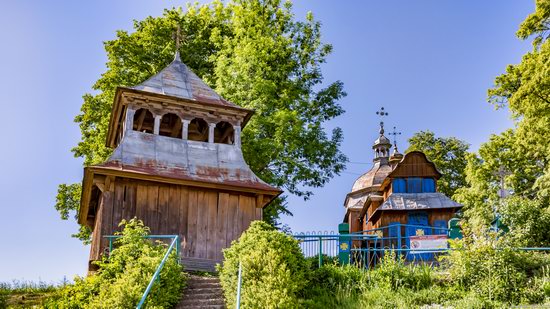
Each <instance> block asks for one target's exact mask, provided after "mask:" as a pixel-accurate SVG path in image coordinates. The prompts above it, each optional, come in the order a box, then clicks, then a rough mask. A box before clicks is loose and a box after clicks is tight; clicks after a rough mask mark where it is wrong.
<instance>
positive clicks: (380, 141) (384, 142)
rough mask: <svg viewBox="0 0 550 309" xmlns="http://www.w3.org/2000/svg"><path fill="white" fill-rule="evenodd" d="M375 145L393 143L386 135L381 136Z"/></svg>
mask: <svg viewBox="0 0 550 309" xmlns="http://www.w3.org/2000/svg"><path fill="white" fill-rule="evenodd" d="M374 145H375V146H376V145H391V142H390V140H389V139H388V138H387V137H385V136H384V135H380V137H378V138H377V139H376V141H374Z"/></svg>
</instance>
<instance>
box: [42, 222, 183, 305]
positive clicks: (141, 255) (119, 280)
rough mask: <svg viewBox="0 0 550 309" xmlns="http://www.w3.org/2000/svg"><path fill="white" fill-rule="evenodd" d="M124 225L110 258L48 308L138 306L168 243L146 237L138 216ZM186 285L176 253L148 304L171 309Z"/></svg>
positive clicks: (147, 231) (123, 223)
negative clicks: (94, 272)
mask: <svg viewBox="0 0 550 309" xmlns="http://www.w3.org/2000/svg"><path fill="white" fill-rule="evenodd" d="M121 226H124V228H123V230H122V232H121V233H120V235H121V238H119V239H117V240H116V242H115V249H114V250H113V251H112V252H111V254H110V256H109V258H104V259H103V260H102V261H100V262H98V263H97V264H98V266H99V270H98V272H97V273H96V274H94V275H91V276H88V277H86V278H79V277H77V278H75V283H74V284H73V285H69V286H67V287H65V288H63V289H61V290H60V291H59V292H58V293H57V294H56V296H54V297H53V298H51V299H50V300H49V301H47V302H46V304H45V306H46V308H135V306H136V305H137V303H138V302H139V300H140V298H141V296H142V295H143V292H144V291H145V289H146V287H147V285H148V284H149V281H150V280H151V277H152V276H153V273H154V272H155V270H156V268H157V267H158V265H159V264H160V262H161V260H162V258H163V257H164V255H165V253H166V245H165V244H158V243H157V244H153V243H151V242H150V241H148V240H147V239H145V238H144V236H146V235H148V233H149V229H148V228H147V227H145V226H144V225H143V222H141V221H139V220H137V219H132V220H130V221H128V222H127V221H124V220H123V221H122V222H121ZM184 285H185V277H184V275H183V272H182V267H181V266H180V265H179V264H178V263H177V257H176V255H175V252H174V253H173V254H172V256H171V257H170V258H169V259H168V260H167V261H166V263H165V264H164V268H163V269H162V272H161V274H160V280H159V281H158V282H156V283H155V285H154V286H153V288H152V290H151V292H150V294H149V296H148V297H147V302H146V305H147V306H148V307H157V308H171V307H172V306H173V305H175V304H176V303H177V302H178V301H179V299H180V298H181V291H182V289H183V287H184Z"/></svg>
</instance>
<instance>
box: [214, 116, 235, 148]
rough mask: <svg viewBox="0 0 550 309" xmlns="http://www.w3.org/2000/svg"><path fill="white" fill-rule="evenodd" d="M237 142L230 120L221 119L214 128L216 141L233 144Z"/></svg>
mask: <svg viewBox="0 0 550 309" xmlns="http://www.w3.org/2000/svg"><path fill="white" fill-rule="evenodd" d="M234 142H235V130H234V129H233V125H231V124H230V123H228V122H225V121H220V122H218V123H217V124H216V128H214V143H220V144H228V145H233V143H234Z"/></svg>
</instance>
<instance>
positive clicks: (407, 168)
mask: <svg viewBox="0 0 550 309" xmlns="http://www.w3.org/2000/svg"><path fill="white" fill-rule="evenodd" d="M402 177H433V178H435V179H439V178H440V177H441V173H440V172H439V171H438V170H437V168H436V167H435V164H434V163H433V162H431V161H430V160H428V158H427V157H426V155H425V154H424V153H423V152H420V151H411V152H409V153H407V154H405V156H404V157H403V159H402V160H401V162H399V163H398V164H397V166H396V167H395V168H394V169H393V171H392V172H391V173H390V174H389V175H388V178H402Z"/></svg>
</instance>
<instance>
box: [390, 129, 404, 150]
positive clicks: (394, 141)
mask: <svg viewBox="0 0 550 309" xmlns="http://www.w3.org/2000/svg"><path fill="white" fill-rule="evenodd" d="M389 134H390V135H393V144H394V145H396V146H397V135H401V132H397V128H396V127H393V132H390V133H389Z"/></svg>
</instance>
